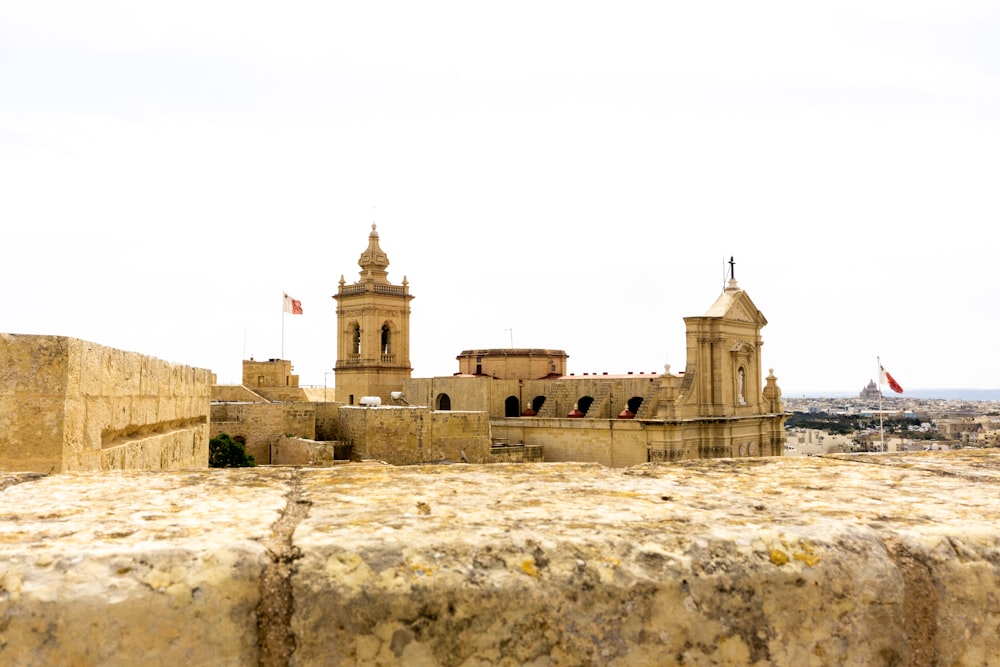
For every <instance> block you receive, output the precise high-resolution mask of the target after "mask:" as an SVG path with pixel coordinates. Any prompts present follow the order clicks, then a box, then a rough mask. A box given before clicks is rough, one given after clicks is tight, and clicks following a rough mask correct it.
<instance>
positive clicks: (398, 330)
mask: <svg viewBox="0 0 1000 667" xmlns="http://www.w3.org/2000/svg"><path fill="white" fill-rule="evenodd" d="M358 265H359V266H360V267H361V272H360V274H361V279H360V280H358V281H357V282H355V283H354V284H352V285H348V284H346V283H345V282H344V277H343V276H341V277H340V284H339V287H338V289H337V293H336V294H335V295H334V296H333V298H334V299H336V301H337V365H336V367H335V368H334V372H335V373H336V394H337V401H339V402H341V403H345V404H347V405H357V404H358V403H359V402H360V401H361V397H362V396H378V397H380V398H381V399H382V402H383V403H388V402H389V398H390V396H389V395H390V393H391V392H393V391H399V390H401V389H402V388H403V381H404V380H408V379H409V378H410V374H411V373H412V372H413V369H412V368H410V300H411V299H412V298H413V296H412V295H411V294H410V286H409V283H408V282H407V280H406V276H403V283H402V284H401V285H393V284H392V283H390V282H389V279H388V272H387V271H386V268H387V267H388V266H389V257H388V256H387V255H386V254H385V252H383V251H382V248H380V247H379V244H378V232H377V231H375V225H374V223H373V224H372V231H371V233H370V234H369V235H368V248H367V249H366V250H365V251H364V252H363V253H361V258H360V259H359V260H358Z"/></svg>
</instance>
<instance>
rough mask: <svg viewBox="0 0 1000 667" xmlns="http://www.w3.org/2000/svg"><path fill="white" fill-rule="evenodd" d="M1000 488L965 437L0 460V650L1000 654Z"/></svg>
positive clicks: (564, 656) (120, 659) (102, 661)
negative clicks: (530, 451)
mask: <svg viewBox="0 0 1000 667" xmlns="http://www.w3.org/2000/svg"><path fill="white" fill-rule="evenodd" d="M998 485H1000V454H998V453H996V452H970V451H958V452H941V453H925V454H911V455H899V456H896V455H872V456H851V457H848V456H835V457H795V458H780V457H771V458H759V459H746V460H726V459H717V460H699V461H689V462H684V463H682V464H675V465H659V466H657V465H642V466H637V467H633V468H628V469H624V470H620V469H609V468H605V467H602V466H598V465H593V464H591V465H585V464H568V463H555V464H537V465H523V464H521V465H502V464H501V465H492V466H464V465H452V466H407V467H394V466H383V465H374V464H351V465H344V466H337V467H334V468H323V469H319V468H315V469H291V468H252V469H228V470H211V471H210V470H203V471H183V472H170V473H156V474H151V473H146V472H128V473H121V474H110V475H109V474H106V473H104V474H102V473H66V474H63V475H52V476H47V477H46V476H39V475H30V474H6V475H4V474H0V562H2V563H4V567H3V569H2V570H0V664H4V665H19V666H26V667H32V666H34V665H39V666H41V665H54V664H71V665H75V666H77V667H90V666H96V665H101V666H102V667H116V666H119V665H122V666H124V665H128V666H131V665H135V664H140V663H141V664H143V665H150V666H153V667H155V666H158V665H163V666H169V667H175V666H176V665H257V664H260V665H285V664H289V665H325V664H338V665H370V664H379V665H386V666H389V667H392V666H397V665H442V666H447V665H479V666H489V665H526V664H533V665H583V664H601V665H609V666H611V667H626V666H632V665H664V664H685V665H703V666H722V665H728V666H732V665H755V666H756V667H784V666H787V665H908V666H913V667H923V666H927V667H930V666H933V665H994V664H996V659H997V656H998V655H1000V613H998V611H997V610H998V609H1000V493H998V492H997V491H998ZM165 508H169V511H165ZM209 619H210V622H209V621H208V620H209Z"/></svg>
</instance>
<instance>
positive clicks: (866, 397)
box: [858, 380, 882, 401]
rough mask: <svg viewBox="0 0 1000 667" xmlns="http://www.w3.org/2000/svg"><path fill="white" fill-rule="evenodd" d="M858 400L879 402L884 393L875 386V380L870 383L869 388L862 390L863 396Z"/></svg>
mask: <svg viewBox="0 0 1000 667" xmlns="http://www.w3.org/2000/svg"><path fill="white" fill-rule="evenodd" d="M858 398H860V399H861V400H863V401H877V400H878V399H880V398H882V392H881V391H879V388H878V385H876V384H875V380H869V381H868V386H867V387H865V388H864V389H862V390H861V394H860V395H859V396H858Z"/></svg>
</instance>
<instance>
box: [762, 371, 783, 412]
mask: <svg viewBox="0 0 1000 667" xmlns="http://www.w3.org/2000/svg"><path fill="white" fill-rule="evenodd" d="M766 379H767V385H766V386H765V387H764V391H763V392H762V394H763V396H764V399H765V400H767V401H768V402H770V404H771V408H770V409H771V412H782V411H783V410H784V408H783V406H782V405H781V387H779V386H778V378H776V377H775V376H774V369H773V368H769V369H767V378H766Z"/></svg>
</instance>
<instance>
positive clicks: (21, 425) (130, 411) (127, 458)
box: [0, 334, 212, 473]
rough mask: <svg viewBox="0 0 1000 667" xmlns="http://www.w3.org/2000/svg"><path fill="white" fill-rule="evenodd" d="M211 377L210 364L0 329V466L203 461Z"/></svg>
mask: <svg viewBox="0 0 1000 667" xmlns="http://www.w3.org/2000/svg"><path fill="white" fill-rule="evenodd" d="M211 386H212V376H211V372H210V371H208V370H206V369H199V368H191V367H189V366H182V365H179V364H172V363H168V362H166V361H162V360H160V359H156V358H153V357H149V356H146V355H143V354H138V353H135V352H126V351H123V350H117V349H114V348H110V347H105V346H103V345H98V344H96V343H91V342H88V341H83V340H79V339H77V338H68V337H65V336H32V335H21V334H0V470H8V471H14V470H21V471H28V470H33V471H36V472H44V473H49V472H61V471H66V470H109V469H150V470H167V469H178V468H199V467H201V468H204V467H207V466H208V421H209V410H210V391H211Z"/></svg>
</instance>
